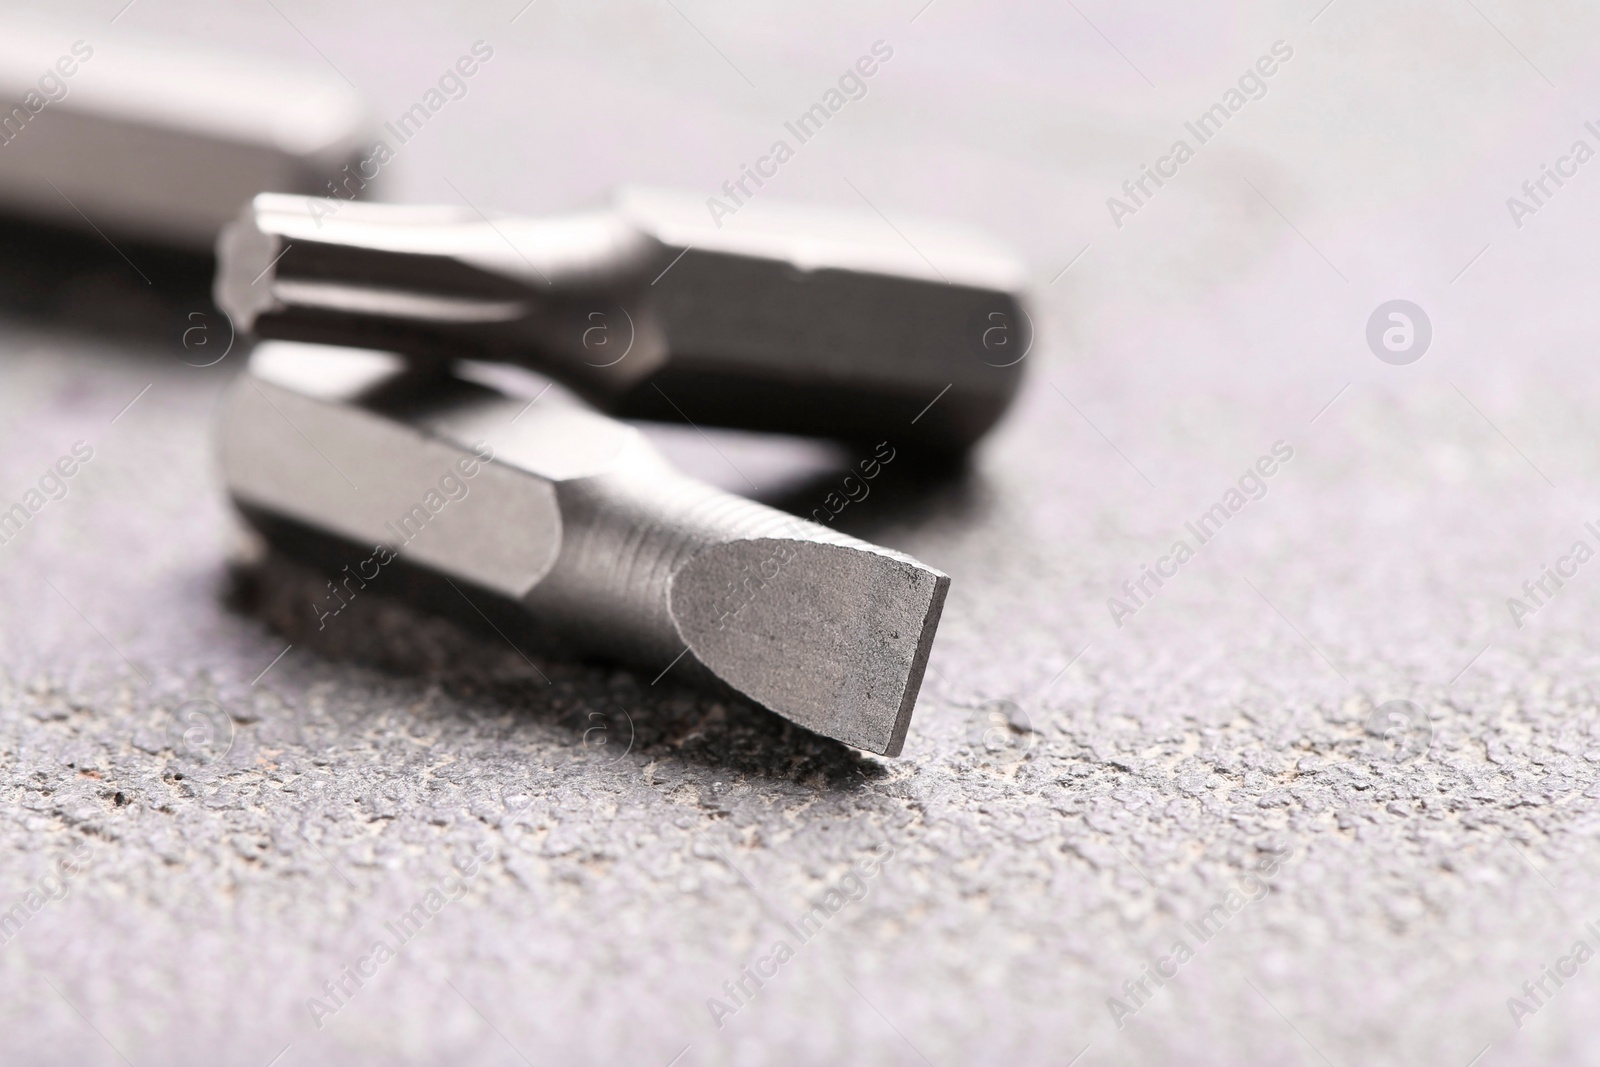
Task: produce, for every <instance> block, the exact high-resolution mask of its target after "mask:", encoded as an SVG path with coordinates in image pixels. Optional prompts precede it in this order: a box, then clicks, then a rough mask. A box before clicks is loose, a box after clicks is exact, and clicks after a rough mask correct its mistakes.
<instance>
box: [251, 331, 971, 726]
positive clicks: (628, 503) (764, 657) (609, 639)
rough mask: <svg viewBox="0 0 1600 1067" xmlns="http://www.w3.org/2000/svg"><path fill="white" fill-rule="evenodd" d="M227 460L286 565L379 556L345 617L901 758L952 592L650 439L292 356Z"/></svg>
mask: <svg viewBox="0 0 1600 1067" xmlns="http://www.w3.org/2000/svg"><path fill="white" fill-rule="evenodd" d="M536 399H538V398H536ZM221 455H222V466H223V471H224V474H225V477H226V480H227V484H228V489H229V492H230V493H231V495H232V497H233V500H234V502H235V504H236V505H237V506H238V508H239V509H240V510H241V512H242V513H243V514H244V515H245V516H246V517H247V518H248V519H249V520H250V521H251V523H252V524H253V525H255V526H256V528H257V529H259V530H260V531H261V532H262V533H263V534H265V535H266V537H267V539H268V540H269V541H271V542H272V543H274V544H276V545H277V546H278V547H279V548H280V549H283V550H284V551H286V552H287V553H288V554H290V555H295V556H299V557H300V558H303V559H307V560H309V561H311V562H314V563H317V564H319V565H321V566H323V567H325V568H327V569H329V570H335V569H337V568H338V567H339V566H340V564H341V563H348V562H349V561H353V560H357V559H361V557H366V558H365V559H364V560H362V561H361V563H359V564H356V566H355V569H354V570H351V569H350V568H349V567H348V566H346V568H345V570H344V572H343V573H344V575H345V577H344V578H343V585H342V586H341V587H338V588H336V589H335V594H336V595H337V596H339V597H340V600H337V601H336V600H333V599H332V598H331V597H330V598H329V599H328V601H327V603H328V604H330V605H334V606H337V605H338V604H339V603H341V602H342V600H343V599H344V597H346V596H350V597H354V596H357V595H360V590H361V589H362V588H364V587H365V586H366V585H368V584H372V585H375V586H377V588H378V589H379V590H380V591H389V592H397V593H401V594H403V595H405V596H408V597H410V598H411V599H413V600H418V601H421V602H422V603H424V604H425V605H426V606H429V607H434V608H439V609H443V610H446V611H449V612H450V613H451V614H454V615H456V616H457V617H464V618H466V619H468V620H470V621H473V622H478V623H479V624H480V625H481V621H480V619H478V618H473V615H474V613H476V614H477V615H478V616H481V620H488V621H490V623H491V624H492V625H493V626H494V627H495V629H497V630H499V631H500V633H501V634H502V635H503V636H506V637H507V639H508V640H511V639H513V638H515V639H516V641H520V640H522V639H524V638H525V639H527V640H532V641H537V642H539V643H541V644H542V645H543V646H544V647H546V648H549V649H556V650H561V651H564V652H569V653H576V654H578V655H586V656H596V657H600V658H604V659H610V660H613V661H620V662H626V663H631V664H633V665H635V666H638V667H642V668H644V669H645V670H646V671H648V672H650V673H651V674H652V675H655V674H656V672H661V674H665V673H666V671H667V670H668V669H672V670H673V671H674V672H675V673H680V672H681V674H682V675H683V676H685V677H691V678H692V677H696V676H698V677H699V678H701V679H706V678H707V677H708V676H709V677H710V678H714V679H718V680H720V681H721V682H722V683H725V684H726V685H728V686H730V687H732V688H733V689H734V690H736V691H737V692H738V693H739V694H740V695H741V696H742V697H744V698H746V699H748V700H750V701H753V702H754V703H757V704H760V705H762V706H764V707H766V708H770V709H771V710H773V711H775V712H777V713H778V714H779V715H782V716H784V717H785V718H788V719H789V720H791V721H793V722H796V723H799V724H800V725H802V726H805V727H807V728H808V729H811V730H814V731H816V732H817V733H819V734H824V735H826V736H828V737H832V738H835V739H837V740H840V741H843V742H846V743H847V744H851V745H854V746H856V747H858V748H863V749H867V750H869V751H872V752H877V753H881V754H883V755H889V756H894V755H898V754H899V753H900V749H901V745H902V744H903V743H904V740H905V735H906V728H907V726H908V725H909V723H910V721H911V712H912V708H913V707H914V706H915V704H916V698H917V691H918V689H919V688H920V686H921V684H922V674H923V670H924V668H925V667H926V665H927V661H928V651H929V647H930V646H931V644H932V642H933V634H934V630H935V628H936V627H937V626H938V622H939V614H940V611H941V609H942V607H943V605H944V599H945V592H946V590H947V589H948V587H949V584H950V579H949V578H947V577H946V576H945V575H943V574H941V573H940V572H938V571H936V570H933V569H932V568H930V567H926V566H924V565H922V564H921V563H918V562H917V561H916V560H914V559H912V558H910V557H909V556H906V555H902V554H901V553H898V552H893V551H890V550H889V549H885V548H879V547H877V546H875V545H870V544H867V543H865V542H863V541H858V540H855V539H854V538H851V537H847V536H845V535H843V534H839V533H836V532H834V531H832V530H829V529H827V528H825V527H822V526H818V525H816V524H814V523H810V522H806V521H803V520H801V519H797V518H794V517H792V516H789V515H785V514H783V513H782V512H779V511H776V510H774V509H772V508H769V507H766V506H764V505H762V504H757V503H754V502H752V501H749V500H745V499H743V498H741V497H736V496H732V495H730V494H728V493H725V492H723V491H721V490H719V489H715V488H712V487H711V486H708V485H705V484H703V483H701V482H697V481H695V480H693V479H691V478H688V477H686V476H685V475H683V474H680V473H679V472H677V471H676V470H675V469H673V468H672V467H671V466H670V465H669V464H668V463H667V462H666V460H665V459H664V458H663V457H662V456H661V455H660V454H659V453H657V452H656V450H655V449H654V448H653V447H652V446H651V445H650V444H648V443H647V442H646V441H645V440H644V438H643V436H642V435H641V434H640V433H639V431H638V430H636V429H634V428H632V427H629V426H626V425H624V424H622V423H619V422H616V421H614V420H612V419H609V418H606V417H605V416H603V415H597V414H595V413H593V412H591V411H589V410H587V409H584V408H581V407H579V406H578V405H576V404H573V403H571V402H567V403H565V404H563V403H562V402H560V401H557V400H555V399H554V398H553V397H552V398H545V399H543V400H539V402H537V403H535V402H524V401H522V400H519V399H515V398H512V397H508V396H506V395H504V394H502V393H499V392H496V391H494V390H492V389H488V388H485V387H483V386H481V385H477V384H474V383H470V382H467V381H464V380H460V379H456V378H445V379H440V378H439V377H437V376H431V375H422V374H418V373H417V372H415V371H413V370H410V369H408V368H407V367H406V365H405V363H404V361H403V360H402V359H401V358H400V357H398V356H395V355H393V354H390V353H384V352H374V351H362V350H356V349H348V348H334V347H328V346H322V345H306V344H295V343H288V342H276V343H266V344H262V345H260V346H258V348H257V349H256V351H255V353H254V354H253V356H252V358H251V361H250V366H249V371H248V372H247V373H246V374H244V375H242V376H241V377H240V379H239V380H238V381H237V382H236V383H235V384H234V385H233V386H232V387H231V390H230V392H229V394H228V395H227V397H226V399H225V401H224V404H223V412H222V419H221ZM352 580H354V582H355V583H356V584H352ZM330 585H331V583H330ZM452 607H453V610H452ZM311 610H313V611H315V612H317V613H318V619H319V621H320V622H321V623H322V624H324V625H326V624H328V620H327V619H326V618H325V617H324V614H325V613H324V612H323V611H322V609H318V608H315V607H313V608H312V609H311ZM332 624H333V625H337V622H336V621H335V622H333V623H332ZM516 641H513V643H516Z"/></svg>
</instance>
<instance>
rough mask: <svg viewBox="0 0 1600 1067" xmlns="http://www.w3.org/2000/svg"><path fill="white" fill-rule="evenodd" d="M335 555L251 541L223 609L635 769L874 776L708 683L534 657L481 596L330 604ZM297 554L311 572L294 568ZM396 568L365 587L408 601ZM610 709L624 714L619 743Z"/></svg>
mask: <svg viewBox="0 0 1600 1067" xmlns="http://www.w3.org/2000/svg"><path fill="white" fill-rule="evenodd" d="M348 552H349V550H348V549H343V548H341V547H340V546H333V545H328V544H324V545H321V546H318V547H315V548H313V547H311V546H308V545H297V547H296V555H295V556H290V555H287V554H285V553H284V552H282V551H281V550H279V549H277V548H274V547H270V546H265V545H258V546H257V547H256V549H255V550H254V551H252V552H251V553H250V555H249V558H242V559H237V560H235V561H234V562H233V563H231V564H230V568H229V582H228V586H227V590H226V600H227V603H228V606H229V607H230V608H231V609H233V610H234V611H236V612H239V613H241V614H245V615H249V616H252V617H255V618H257V619H260V620H262V621H263V622H265V623H267V624H268V625H269V626H271V627H272V628H273V629H274V630H276V631H278V632H279V633H281V634H282V635H283V636H284V637H285V638H286V639H287V640H289V641H291V642H293V643H294V644H295V646H296V647H299V648H305V649H309V650H311V651H313V652H315V653H317V654H318V655H320V656H322V657H324V658H325V659H327V660H330V661H333V662H348V663H355V664H359V665H361V666H365V667H369V668H375V669H378V670H382V671H385V672H387V673H391V674H396V675H403V676H411V677H424V678H428V679H430V680H432V681H435V682H437V683H438V684H439V685H440V686H441V687H442V688H443V689H444V690H445V691H446V692H447V693H449V694H450V695H451V696H452V697H454V698H456V699H459V700H462V701H466V702H470V703H472V704H475V705H478V706H490V707H492V708H493V709H494V710H495V711H504V710H510V711H511V712H513V713H514V714H517V715H526V716H530V717H533V718H536V719H539V720H542V721H544V722H546V723H549V724H552V725H554V726H556V727H557V728H559V729H561V730H563V731H564V732H566V733H567V734H568V735H570V737H571V739H572V743H573V744H574V745H587V744H591V742H592V740H593V736H594V735H593V731H594V730H595V729H596V724H597V723H599V724H602V725H603V727H604V729H605V731H606V733H605V734H604V735H602V736H603V738H604V739H605V740H606V741H613V740H616V739H618V738H622V737H626V739H627V741H628V742H631V745H630V751H631V753H633V754H635V755H638V756H642V757H644V758H645V759H646V761H648V760H649V759H651V758H661V757H666V758H674V757H675V758H679V759H682V760H684V761H685V762H687V763H690V764H696V765H700V766H703V767H707V768H711V769H715V770H718V771H728V772H733V773H736V774H741V775H749V776H753V777H764V778H770V779H782V780H787V781H792V782H795V783H798V784H802V785H806V786H809V787H817V786H821V787H824V788H827V789H831V790H838V789H846V790H848V789H853V788H859V787H862V786H864V785H866V784H868V783H870V782H874V781H878V780H881V779H883V778H885V777H886V776H887V773H888V772H887V769H886V768H885V767H884V766H883V765H882V764H880V763H878V762H876V761H875V760H873V759H871V758H870V757H868V756H866V755H864V754H863V753H860V752H858V751H856V750H855V749H853V748H851V747H849V746H848V745H844V744H841V743H840V742H837V741H834V740H831V739H829V738H825V737H821V736H819V735H817V734H814V733H811V732H810V731H809V730H806V729H804V728H802V727H799V726H796V725H794V724H793V723H790V722H788V721H787V720H785V719H783V718H782V717H780V716H778V715H775V714H773V713H772V712H770V711H767V710H766V709H764V708H760V707H756V706H754V705H751V704H748V703H746V702H744V701H742V700H739V699H737V698H735V697H732V696H730V695H728V694H727V693H726V692H719V690H721V689H722V687H721V686H719V685H716V684H714V683H713V684H711V685H702V686H700V687H699V688H698V689H695V688H690V687H688V686H685V685H683V684H682V683H680V682H676V681H674V680H673V679H672V678H671V677H670V676H669V677H667V678H662V679H660V681H659V682H658V683H652V682H650V681H649V680H648V679H644V678H642V677H641V676H638V675H635V674H633V673H632V672H629V671H626V670H619V669H617V668H614V667H611V666H609V665H598V664H592V663H583V662H579V661H576V660H573V659H563V658H561V657H560V656H551V655H548V654H547V653H548V652H549V649H548V648H547V647H544V646H545V645H546V644H548V642H544V641H542V639H541V638H539V637H538V635H529V634H525V633H523V634H513V633H512V632H511V631H508V630H506V629H505V627H504V626H503V625H502V624H497V623H492V622H490V621H489V620H488V619H487V618H486V617H484V616H482V615H479V614H478V611H479V610H481V609H487V610H488V611H489V612H490V613H491V614H493V613H494V605H493V604H492V602H491V601H490V599H489V597H488V595H487V594H483V593H481V592H479V593H478V594H477V595H476V596H474V597H473V599H472V601H470V602H468V601H466V600H465V598H464V596H456V599H457V600H458V601H461V603H460V604H459V605H458V608H459V610H452V609H450V608H449V607H448V606H447V604H446V602H444V601H442V600H438V601H435V600H434V599H433V598H431V597H427V596H426V595H425V600H426V601H427V602H428V603H429V607H430V608H431V609H434V610H432V611H423V610H420V609H419V608H416V607H413V606H411V603H403V602H401V601H400V600H397V599H394V598H392V597H390V596H386V595H384V594H382V593H380V592H377V591H372V590H364V591H360V592H358V593H356V595H354V596H350V597H349V599H348V600H347V601H343V600H341V599H338V598H336V596H335V594H334V593H333V591H332V586H333V585H334V584H335V581H334V576H335V575H339V574H340V570H341V567H342V565H343V563H344V562H352V563H353V562H355V561H356V560H357V559H358V558H360V557H358V556H348V559H341V557H342V556H346V555H348ZM307 553H312V554H314V558H316V559H317V563H316V565H311V564H309V563H306V562H302V559H304V558H307ZM403 567H404V564H403V561H401V560H395V561H394V562H392V563H390V564H389V565H388V566H386V567H385V568H384V573H383V575H382V577H380V578H379V579H378V581H379V582H382V583H390V582H393V583H394V590H393V591H394V592H396V593H400V592H402V591H403V592H404V595H405V596H406V599H407V600H408V601H409V600H411V599H412V598H413V597H415V596H416V595H417V592H416V590H414V589H409V588H407V589H404V590H402V587H403V586H405V585H406V583H407V582H409V581H414V580H415V577H416V575H415V574H408V573H406V572H405V571H404V570H403V569H402V568H403ZM391 572H392V573H391ZM452 595H455V594H452ZM341 604H342V607H339V605H341ZM335 607H339V610H338V611H337V614H332V613H331V612H330V609H332V608H335ZM618 709H620V710H621V711H623V712H624V713H625V715H626V719H627V726H626V733H623V732H622V727H621V726H620V725H619V723H618V720H617V716H616V711H617V710H618ZM596 716H599V718H596Z"/></svg>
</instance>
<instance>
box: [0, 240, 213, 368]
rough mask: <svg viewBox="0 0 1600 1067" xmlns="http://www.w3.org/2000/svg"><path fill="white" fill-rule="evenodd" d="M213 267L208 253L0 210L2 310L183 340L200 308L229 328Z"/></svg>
mask: <svg viewBox="0 0 1600 1067" xmlns="http://www.w3.org/2000/svg"><path fill="white" fill-rule="evenodd" d="M215 271H216V260H215V259H214V258H213V257H212V256H210V255H196V254H194V253H188V252H182V251H176V250H174V249H171V248H165V247H161V246H158V245H151V244H146V243H142V242H138V241H134V240H131V239H129V238H125V237H122V236H120V235H112V236H110V237H107V236H105V235H102V234H100V233H96V232H94V231H92V230H85V231H79V230H75V229H69V228H66V227H58V226H51V225H47V224H40V223H34V222H25V221H22V220H20V219H17V218H14V217H11V216H6V215H0V315H5V316H8V317H13V318H18V319H25V320H32V321H35V322H38V323H40V324H43V325H48V326H50V327H52V328H57V329H63V330H70V331H74V332H88V333H93V334H100V335H107V336H112V337H116V338H119V339H129V338H132V339H137V340H140V341H144V342H148V343H154V344H162V345H173V344H181V343H183V339H184V331H185V330H186V329H189V328H190V327H193V326H194V325H196V322H197V320H195V319H192V318H191V317H190V316H191V315H193V314H195V313H199V314H201V315H204V316H206V317H207V319H208V320H209V322H208V325H209V326H210V327H213V328H214V327H216V326H217V325H219V324H223V326H224V328H223V330H222V332H223V333H224V334H225V333H226V332H227V330H226V327H225V321H226V320H225V318H224V316H223V314H222V312H221V311H219V310H217V308H216V305H215V304H214V303H213V302H212V299H211V278H212V275H213V274H214V273H215ZM220 350H221V347H220V346H219V347H218V351H220ZM198 358H199V357H198V356H197V359H198Z"/></svg>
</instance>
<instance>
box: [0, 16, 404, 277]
mask: <svg viewBox="0 0 1600 1067" xmlns="http://www.w3.org/2000/svg"><path fill="white" fill-rule="evenodd" d="M375 133H376V124H375V123H374V122H373V121H372V120H371V118H370V117H369V114H368V111H367V108H366V105H365V104H364V102H363V101H362V99H361V97H360V95H359V94H358V93H357V92H356V91H355V90H354V89H353V88H351V87H350V86H349V85H348V84H347V83H346V82H345V81H344V80H343V79H342V78H340V77H339V76H337V75H335V74H332V73H329V72H327V71H324V70H321V69H318V68H315V67H311V68H303V67H301V66H298V65H286V64H283V63H278V62H272V61H266V60H261V59H257V58H254V57H249V56H238V55H228V54H219V53H218V51H217V50H216V49H214V48H210V47H206V48H202V47H199V46H197V45H187V44H183V43H181V42H179V41H175V40H167V39H157V38H150V37H145V36H142V35H139V34H134V33H130V32H126V31H122V30H120V29H118V28H113V27H109V26H104V25H101V26H98V27H92V28H86V27H84V26H76V25H69V24H65V23H61V24H58V23H53V22H50V21H44V20H39V19H36V18H31V17H24V16H21V15H16V14H6V15H4V16H0V211H4V212H9V213H11V214H13V215H16V216H19V217H22V218H27V219H30V220H36V221H43V222H48V223H52V224H59V225H65V226H68V227H72V228H75V229H83V230H84V231H86V232H91V231H92V230H93V229H98V230H101V231H102V232H105V231H109V232H110V233H112V234H117V235H127V236H130V237H134V238H138V239H140V240H144V241H148V242H150V243H153V244H160V245H168V246H173V247H177V248H181V249H184V250H186V251H192V252H201V253H207V254H209V253H210V251H211V250H212V248H213V246H214V245H215V243H216V240H217V233H218V231H219V230H221V229H222V226H223V224H224V223H225V222H227V221H228V220H230V219H232V218H233V217H235V216H236V215H237V214H238V212H239V208H240V207H241V206H242V205H243V204H245V203H248V202H249V200H250V198H251V197H252V196H254V195H256V194H257V193H260V192H265V191H268V190H276V191H279V192H285V193H316V194H319V195H327V194H328V193H329V192H330V191H331V190H332V189H335V188H338V186H335V185H334V184H333V182H334V181H335V179H337V178H339V177H341V173H342V171H343V170H344V169H345V168H347V167H358V166H361V165H362V163H363V162H365V161H364V160H363V158H362V154H363V149H364V148H365V147H366V146H367V145H369V144H371V142H372V140H373V138H374V135H375ZM369 177H370V175H369ZM362 184H363V185H365V184H366V183H365V182H363V183H362Z"/></svg>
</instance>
